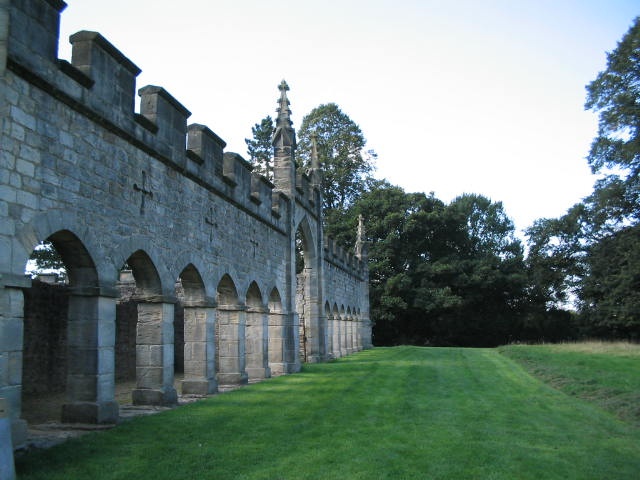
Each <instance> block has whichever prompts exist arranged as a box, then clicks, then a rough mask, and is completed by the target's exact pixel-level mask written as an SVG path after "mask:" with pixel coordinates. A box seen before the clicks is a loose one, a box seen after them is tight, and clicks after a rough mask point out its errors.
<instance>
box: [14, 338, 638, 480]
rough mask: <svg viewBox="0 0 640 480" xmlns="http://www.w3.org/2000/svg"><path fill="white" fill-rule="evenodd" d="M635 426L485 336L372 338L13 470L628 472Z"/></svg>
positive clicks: (632, 473) (112, 474) (456, 474)
mask: <svg viewBox="0 0 640 480" xmlns="http://www.w3.org/2000/svg"><path fill="white" fill-rule="evenodd" d="M639 471H640V431H639V430H638V429H636V428H634V427H632V426H630V425H627V424H624V423H622V422H620V421H618V420H616V419H615V418H613V417H612V416H611V415H609V414H608V413H606V412H604V411H602V410H601V409H599V408H598V407H596V406H594V405H591V404H589V403H588V402H584V401H582V400H579V399H576V398H574V397H570V396H567V395H565V394H563V393H561V392H559V391H557V390H555V389H553V388H550V387H549V386H547V385H545V384H543V383H541V382H540V381H538V380H535V379H534V378H532V377H531V376H530V375H529V374H528V373H526V372H525V371H524V370H523V369H522V368H521V367H520V366H519V365H517V364H516V363H515V362H513V361H511V360H509V359H508V358H506V357H504V356H502V355H500V353H499V352H498V351H497V350H490V349H455V348H441V349H440V348H413V347H402V348H390V349H384V348H378V349H374V350H369V351H365V352H361V353H359V354H357V355H353V356H351V357H349V358H344V359H341V360H339V361H337V362H333V363H329V364H319V365H310V366H306V367H305V371H304V373H302V374H298V375H290V376H287V377H280V378H276V379H272V380H270V381H267V382H263V383H261V384H257V385H251V386H249V387H246V388H244V389H241V390H238V391H235V392H231V393H227V394H224V395H219V396H216V397H214V398H211V399H209V400H206V401H202V402H198V403H196V404H192V405H188V406H185V407H182V408H179V409H176V410H172V411H169V412H165V413H162V414H158V415H154V416H150V417H144V418H138V419H136V420H134V421H131V422H128V423H125V424H123V425H121V426H119V427H118V428H116V429H114V430H111V431H108V432H104V433H100V434H95V435H93V434H92V435H88V436H85V437H82V438H80V439H78V440H73V441H69V442H67V443H66V444H62V445H60V446H57V447H54V448H52V449H50V450H48V451H44V452H38V453H35V454H31V455H28V456H26V457H25V458H22V459H21V460H20V461H19V462H18V473H19V479H35V478H39V479H47V480H55V479H65V480H70V479H91V480H99V479H131V478H135V479H153V480H160V479H171V480H177V479H207V478H211V479H271V480H272V479H296V480H297V479H341V480H344V479H394V480H397V479H456V480H457V479H467V478H478V479H509V480H512V479H540V478H544V479H581V480H584V479H603V478H606V479H608V480H613V479H628V478H635V477H636V475H637V473H638V472H639Z"/></svg>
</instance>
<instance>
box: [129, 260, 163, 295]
mask: <svg viewBox="0 0 640 480" xmlns="http://www.w3.org/2000/svg"><path fill="white" fill-rule="evenodd" d="M126 263H127V264H128V265H129V266H130V267H131V270H132V273H133V278H134V279H135V281H136V287H137V288H138V291H139V292H140V294H141V295H142V296H149V295H162V282H161V280H160V275H159V274H158V269H157V268H156V266H155V264H154V262H153V260H151V257H150V256H149V255H148V254H147V252H145V251H144V250H136V251H135V252H133V253H132V254H131V255H130V256H129V258H128V259H127V260H126Z"/></svg>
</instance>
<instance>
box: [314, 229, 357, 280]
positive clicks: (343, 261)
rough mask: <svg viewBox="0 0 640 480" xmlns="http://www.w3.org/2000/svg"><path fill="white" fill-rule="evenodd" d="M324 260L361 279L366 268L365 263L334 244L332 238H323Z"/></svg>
mask: <svg viewBox="0 0 640 480" xmlns="http://www.w3.org/2000/svg"><path fill="white" fill-rule="evenodd" d="M324 259H325V261H327V262H329V263H331V264H333V265H334V266H336V267H338V268H340V269H342V270H345V271H346V272H348V273H351V274H353V275H355V276H357V277H360V278H362V277H363V276H364V274H365V269H366V268H367V265H366V263H365V262H364V261H363V260H362V259H360V258H358V257H357V256H355V254H354V253H353V252H351V251H348V250H346V249H345V248H344V247H343V246H342V245H339V244H338V243H336V242H335V241H334V240H333V239H332V238H329V237H324Z"/></svg>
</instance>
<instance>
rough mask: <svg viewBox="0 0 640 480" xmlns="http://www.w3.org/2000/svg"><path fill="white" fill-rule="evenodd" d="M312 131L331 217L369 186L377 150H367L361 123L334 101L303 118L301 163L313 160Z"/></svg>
mask: <svg viewBox="0 0 640 480" xmlns="http://www.w3.org/2000/svg"><path fill="white" fill-rule="evenodd" d="M313 135H315V136H316V138H317V146H318V155H319V157H320V161H321V163H322V175H323V179H322V195H323V203H324V205H323V206H324V210H325V214H326V216H327V218H331V216H332V215H333V213H334V211H338V212H344V211H345V210H346V209H347V208H348V207H349V206H350V205H351V204H352V203H353V202H354V201H355V199H356V198H357V197H358V196H359V195H360V194H361V193H362V192H363V191H364V190H366V188H367V184H368V182H370V180H371V177H370V174H371V172H372V171H373V169H374V160H375V158H376V154H375V152H373V150H365V145H366V140H365V138H364V135H363V134H362V131H361V130H360V127H359V126H358V125H357V124H356V123H355V122H354V121H353V120H351V119H350V118H349V116H348V115H346V114H345V113H343V112H342V111H341V110H340V108H339V107H338V105H336V104H335V103H328V104H326V105H320V106H319V107H316V108H314V109H313V110H312V111H311V112H310V113H309V114H308V115H306V116H305V117H304V118H303V119H302V125H301V126H300V130H299V131H298V150H297V154H298V156H297V161H298V162H299V166H301V167H305V166H308V165H309V164H310V161H311V142H312V140H311V137H312V136H313ZM328 223H329V224H330V223H331V221H329V222H328Z"/></svg>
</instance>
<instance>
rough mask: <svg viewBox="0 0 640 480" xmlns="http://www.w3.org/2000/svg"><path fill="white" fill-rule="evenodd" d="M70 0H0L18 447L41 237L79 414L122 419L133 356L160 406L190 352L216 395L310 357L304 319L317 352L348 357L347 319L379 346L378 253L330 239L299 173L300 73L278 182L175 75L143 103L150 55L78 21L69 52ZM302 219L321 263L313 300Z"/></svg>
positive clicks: (1, 279) (3, 294)
mask: <svg viewBox="0 0 640 480" xmlns="http://www.w3.org/2000/svg"><path fill="white" fill-rule="evenodd" d="M64 7H65V4H64V2H62V1H60V0H10V1H8V2H7V1H4V2H2V3H0V118H1V119H2V120H1V122H2V123H1V125H0V127H1V130H0V145H2V150H1V151H0V155H2V158H1V160H2V162H1V163H0V251H2V252H3V255H1V256H0V397H3V398H6V399H7V401H8V404H9V412H10V416H11V418H12V425H13V435H14V439H15V440H16V441H15V445H16V446H19V445H20V443H21V441H22V439H23V438H24V428H25V424H24V422H23V421H22V420H21V415H20V410H21V399H22V396H23V395H25V394H26V393H25V388H23V385H25V386H26V384H25V379H23V378H22V377H23V376H22V362H21V359H22V357H23V349H24V351H28V349H29V348H31V347H30V346H28V345H27V346H26V347H25V345H24V343H23V338H24V335H23V333H24V330H25V328H26V327H25V319H24V316H25V296H27V297H28V295H29V293H28V292H27V290H26V289H28V288H29V287H30V281H29V280H28V279H26V278H25V277H24V269H25V264H26V262H27V260H28V258H29V256H30V254H31V252H32V251H33V249H34V248H35V246H36V245H38V244H39V242H41V241H44V240H47V241H50V242H52V243H53V245H54V246H55V248H56V250H57V251H58V253H59V254H60V256H61V257H62V259H63V261H64V263H65V267H66V269H67V273H68V278H69V286H68V289H67V299H68V307H67V308H68V310H67V314H66V322H67V337H66V339H64V340H63V339H62V333H59V337H60V342H62V343H64V342H66V348H65V349H59V350H64V351H66V352H67V353H66V355H67V356H66V362H67V375H66V391H67V394H68V397H69V401H68V403H67V404H65V406H64V408H63V412H62V418H63V420H65V421H71V422H96V423H109V422H114V421H116V420H117V418H118V405H117V403H116V402H115V400H114V383H115V381H116V379H120V378H130V377H131V376H132V375H133V374H134V370H133V369H132V368H131V367H130V365H131V359H132V358H133V357H134V356H135V378H136V389H135V390H134V392H133V396H132V400H133V402H134V403H140V404H161V405H164V404H172V403H175V401H176V399H177V394H176V391H175V389H174V387H173V384H174V373H175V370H176V366H184V381H183V383H182V390H183V391H185V392H187V393H192V394H202V395H206V394H210V393H214V392H215V391H216V389H217V386H218V383H221V384H225V383H232V384H242V383H246V381H247V379H250V380H257V379H260V378H264V377H267V376H269V375H270V374H271V372H274V374H283V373H290V372H295V371H298V370H299V369H300V359H301V356H300V354H299V351H298V347H299V339H298V336H297V332H298V331H299V326H300V322H302V323H303V324H304V325H305V328H306V336H307V344H306V346H305V347H306V348H305V352H304V353H305V355H304V356H305V357H306V358H307V359H308V360H309V361H323V360H326V359H328V358H331V357H332V356H336V355H335V352H333V351H332V348H333V347H331V342H332V341H333V335H334V333H335V332H342V333H339V339H338V341H339V343H340V344H341V345H343V344H344V348H343V349H340V351H339V354H346V353H350V352H351V351H355V350H358V349H360V348H363V347H364V346H366V345H370V339H367V338H365V339H364V341H363V339H362V338H361V337H363V336H364V337H366V336H367V335H369V337H370V328H369V331H368V332H369V333H367V325H368V322H369V319H368V293H367V286H366V284H367V281H368V274H367V270H366V258H365V257H363V256H362V255H360V256H354V255H353V254H350V253H346V252H345V251H344V250H342V249H338V248H337V247H335V248H334V247H333V246H331V247H329V248H325V247H324V245H325V241H327V242H329V243H327V245H332V244H331V243H330V241H329V240H328V239H327V240H325V239H324V237H323V232H322V211H321V205H322V198H321V193H320V189H319V185H320V181H319V179H320V175H321V172H320V171H319V170H318V169H317V168H312V169H311V170H310V171H309V172H308V173H304V172H300V171H297V170H296V167H295V163H294V161H293V158H294V154H295V131H294V130H293V128H292V123H291V120H290V113H291V112H290V110H289V100H288V98H287V91H288V86H287V85H286V83H285V82H284V81H283V82H282V84H281V85H280V86H279V89H280V98H279V100H278V104H279V108H278V118H277V122H276V132H275V134H274V139H273V145H274V156H275V164H274V173H275V179H274V182H273V183H271V182H269V181H268V180H266V179H265V178H263V177H262V176H260V175H257V174H255V173H254V172H253V171H252V167H251V165H250V164H248V163H247V162H246V161H245V160H244V159H243V158H242V157H241V156H240V155H238V154H235V153H233V152H224V147H225V142H224V141H223V140H222V139H221V138H220V137H218V136H217V135H216V134H215V133H214V132H213V131H211V130H210V129H209V128H208V127H206V126H204V125H199V124H191V125H188V124H187V119H188V117H189V115H190V112H189V110H187V108H185V107H184V106H183V105H182V104H181V103H180V102H179V101H178V100H177V99H175V98H174V97H173V96H172V95H170V94H169V93H168V92H167V91H166V90H164V89H163V88H162V87H159V86H154V85H149V86H145V87H143V88H140V89H139V90H138V91H137V95H138V96H139V113H136V112H135V108H134V103H135V101H136V84H135V80H136V76H137V75H138V73H139V72H140V69H139V68H138V67H137V66H136V65H135V64H134V63H133V62H132V61H131V60H129V59H128V58H127V57H126V56H125V55H124V54H123V53H122V52H120V50H118V49H117V48H116V47H115V46H113V45H112V44H111V43H109V42H108V41H107V40H106V39H105V38H104V37H102V36H101V35H100V34H99V33H96V32H88V31H82V32H78V33H76V34H74V35H72V36H71V38H70V42H71V43H72V59H71V62H70V63H69V62H66V61H64V60H59V59H58V58H57V49H58V41H59V39H58V32H59V21H60V12H61V11H62V10H63V9H64ZM212 81H215V79H213V80H212ZM316 164H317V162H316ZM298 230H301V231H302V232H303V235H304V237H305V239H306V243H307V252H305V262H307V263H306V264H305V267H307V268H308V270H309V276H308V280H307V286H306V288H307V290H306V291H305V302H304V309H303V311H302V312H297V310H296V273H295V232H296V231H298ZM358 251H361V249H360V247H359V249H358ZM5 252H6V254H5ZM123 265H127V266H128V267H129V268H130V269H131V275H132V280H133V282H134V284H135V287H133V286H131V288H130V293H131V296H130V297H129V299H130V301H127V298H126V295H124V294H122V291H121V288H122V285H121V284H120V283H119V282H120V277H119V275H120V272H121V270H122V268H123ZM177 285H178V287H177ZM121 296H122V297H123V298H121V299H120V300H118V299H119V298H120V297H121ZM338 312H344V313H338ZM338 317H339V318H338ZM125 318H127V321H126V322H125V323H126V326H123V324H122V323H121V322H122V321H124V320H123V319H125ZM176 318H177V319H178V320H177V321H176ZM117 319H120V323H118V324H117V323H116V321H117ZM334 323H335V324H336V325H337V326H336V328H333V324H334ZM363 327H364V328H363ZM39 328H40V327H39ZM41 328H44V327H41ZM340 335H341V336H340ZM29 336H31V334H29ZM37 337H38V335H36V336H35V338H37ZM134 337H135V338H134ZM247 339H250V340H249V342H250V343H247V341H248V340H247ZM334 343H335V342H334ZM176 345H178V347H176ZM247 345H249V349H248V351H247V349H246V346H247ZM134 353H135V355H134ZM181 355H183V358H181ZM260 362H261V363H260ZM59 363H60V364H62V360H61V361H60V362H59ZM258 363H259V364H258ZM125 365H128V366H125ZM34 383H37V382H34ZM40 387H43V386H34V387H33V389H38V388H40ZM29 388H32V387H29Z"/></svg>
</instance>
